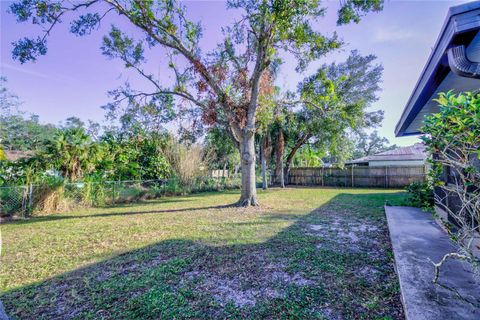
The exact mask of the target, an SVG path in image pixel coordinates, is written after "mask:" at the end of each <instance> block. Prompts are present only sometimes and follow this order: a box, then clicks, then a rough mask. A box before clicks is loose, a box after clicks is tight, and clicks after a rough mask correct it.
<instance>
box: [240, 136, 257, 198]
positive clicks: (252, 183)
mask: <svg viewBox="0 0 480 320" xmlns="http://www.w3.org/2000/svg"><path fill="white" fill-rule="evenodd" d="M240 156H241V168H242V195H241V197H240V200H239V202H238V204H239V205H240V206H244V207H248V206H257V205H258V201H257V185H256V180H255V134H254V133H253V132H251V131H249V130H244V132H243V134H242V138H241V139H240Z"/></svg>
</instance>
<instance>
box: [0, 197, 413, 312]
mask: <svg viewBox="0 0 480 320" xmlns="http://www.w3.org/2000/svg"><path fill="white" fill-rule="evenodd" d="M238 196H239V195H238V193H237V192H223V193H207V194H200V195H192V196H186V197H178V198H166V199H163V200H159V201H151V202H145V203H142V204H136V205H124V206H117V207H114V208H105V209H89V210H82V211H78V212H72V213H68V214H58V215H51V216H46V217H38V218H33V219H30V220H26V221H17V222H12V223H9V224H5V225H2V227H1V228H2V235H3V252H2V261H1V268H2V269H1V285H2V294H1V296H0V299H1V300H2V301H3V303H4V305H5V308H6V310H7V313H8V314H9V315H11V316H12V317H13V318H18V319H159V318H161V319H170V318H177V319H179V318H270V319H277V318H309V319H316V318H318V319H402V318H403V314H402V307H401V303H400V297H399V287H398V282H397V278H396V275H395V273H394V270H393V261H392V260H393V256H392V253H391V248H390V241H389V237H388V231H387V226H386V219H385V215H384V212H383V204H384V202H385V201H386V200H388V201H389V202H390V203H392V204H400V203H402V201H404V197H405V194H404V193H402V192H398V191H391V190H366V189H319V188H295V189H286V190H280V189H273V190H270V191H267V192H260V194H259V197H260V202H261V204H262V206H261V207H260V208H249V209H246V210H245V209H239V208H234V207H229V206H228V205H229V204H231V203H234V202H235V201H236V200H237V198H238Z"/></svg>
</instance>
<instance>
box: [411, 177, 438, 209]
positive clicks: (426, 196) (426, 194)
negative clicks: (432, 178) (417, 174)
mask: <svg viewBox="0 0 480 320" xmlns="http://www.w3.org/2000/svg"><path fill="white" fill-rule="evenodd" d="M406 190H407V192H408V193H409V204H410V205H413V206H415V207H420V208H423V209H427V210H429V209H432V208H433V206H434V196H433V186H432V184H431V183H430V182H429V181H423V182H412V183H411V184H409V185H408V186H407V188H406Z"/></svg>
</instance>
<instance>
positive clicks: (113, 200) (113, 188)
mask: <svg viewBox="0 0 480 320" xmlns="http://www.w3.org/2000/svg"><path fill="white" fill-rule="evenodd" d="M116 183H117V182H116V181H113V182H112V204H115V184H116Z"/></svg>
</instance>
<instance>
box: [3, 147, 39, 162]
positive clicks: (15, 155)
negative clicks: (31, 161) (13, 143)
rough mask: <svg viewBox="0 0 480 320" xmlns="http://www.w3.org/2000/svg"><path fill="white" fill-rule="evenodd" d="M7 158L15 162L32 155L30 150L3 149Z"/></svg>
mask: <svg viewBox="0 0 480 320" xmlns="http://www.w3.org/2000/svg"><path fill="white" fill-rule="evenodd" d="M4 152H5V157H6V158H7V160H9V161H12V162H15V161H18V160H20V159H26V158H30V157H32V156H33V155H34V153H33V152H32V151H20V150H4Z"/></svg>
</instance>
